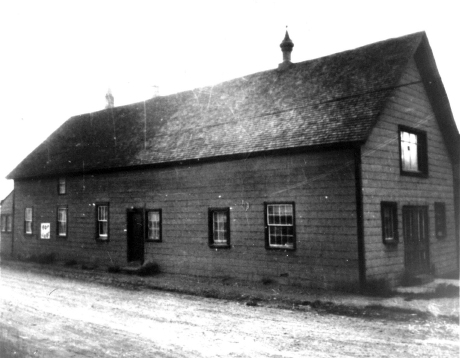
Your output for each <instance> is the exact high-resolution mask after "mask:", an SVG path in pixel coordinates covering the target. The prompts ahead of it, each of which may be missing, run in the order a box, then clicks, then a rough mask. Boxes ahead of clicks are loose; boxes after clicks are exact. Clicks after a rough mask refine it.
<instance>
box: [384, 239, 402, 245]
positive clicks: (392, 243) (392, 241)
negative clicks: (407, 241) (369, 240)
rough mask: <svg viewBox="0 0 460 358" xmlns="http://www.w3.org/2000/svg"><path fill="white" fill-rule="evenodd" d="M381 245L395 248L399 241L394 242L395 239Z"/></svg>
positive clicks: (385, 241)
mask: <svg viewBox="0 0 460 358" xmlns="http://www.w3.org/2000/svg"><path fill="white" fill-rule="evenodd" d="M383 243H384V244H385V245H388V246H396V245H398V244H399V240H395V239H391V240H383Z"/></svg>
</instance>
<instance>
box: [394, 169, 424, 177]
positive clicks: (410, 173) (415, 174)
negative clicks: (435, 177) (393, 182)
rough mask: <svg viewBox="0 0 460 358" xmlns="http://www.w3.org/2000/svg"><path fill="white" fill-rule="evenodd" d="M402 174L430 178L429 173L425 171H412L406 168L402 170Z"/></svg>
mask: <svg viewBox="0 0 460 358" xmlns="http://www.w3.org/2000/svg"><path fill="white" fill-rule="evenodd" d="M400 174H401V175H403V176H407V177H417V178H428V173H424V172H415V171H414V172H410V171H406V170H401V172H400Z"/></svg>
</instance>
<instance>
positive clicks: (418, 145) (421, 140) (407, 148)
mask: <svg viewBox="0 0 460 358" xmlns="http://www.w3.org/2000/svg"><path fill="white" fill-rule="evenodd" d="M399 141H400V146H399V149H400V152H401V163H400V166H401V174H403V175H412V176H426V175H427V174H428V153H427V141H426V133H425V132H422V131H417V130H414V129H410V128H407V127H402V126H400V128H399Z"/></svg>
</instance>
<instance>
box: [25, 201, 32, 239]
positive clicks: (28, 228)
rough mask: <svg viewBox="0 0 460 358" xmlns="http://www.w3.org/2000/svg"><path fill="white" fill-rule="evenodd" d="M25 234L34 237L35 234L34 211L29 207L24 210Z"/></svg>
mask: <svg viewBox="0 0 460 358" xmlns="http://www.w3.org/2000/svg"><path fill="white" fill-rule="evenodd" d="M24 233H25V234H26V235H32V234H33V233H34V209H33V208H32V207H27V208H25V210H24Z"/></svg>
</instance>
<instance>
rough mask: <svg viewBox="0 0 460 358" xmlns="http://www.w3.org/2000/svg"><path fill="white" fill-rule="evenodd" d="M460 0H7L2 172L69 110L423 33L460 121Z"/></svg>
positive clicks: (8, 185) (1, 62) (1, 27)
mask: <svg viewBox="0 0 460 358" xmlns="http://www.w3.org/2000/svg"><path fill="white" fill-rule="evenodd" d="M456 3H458V2H457V1H442V0H438V1H423V0H422V1H420V0H419V1H409V0H398V1H393V0H386V1H369V0H367V1H353V0H350V1H338V0H337V1H327V0H321V1H319V0H315V1H308V0H304V1H289V0H281V1H278V0H272V1H270V0H264V1H262V0H245V1H238V0H233V1H200V0H193V1H183V0H177V1H174V0H167V1H166V0H161V1H140V0H138V1H136V0H130V1H116V0H112V1H104V0H100V1H97V0H92V1H85V0H79V1H47V0H40V1H21V0H16V1H6V0H0V46H1V47H0V48H1V50H0V96H1V97H0V98H1V102H0V103H1V105H0V199H3V198H5V197H6V196H7V195H8V194H9V193H10V191H11V190H12V189H13V181H12V180H6V179H4V178H5V177H6V176H7V175H8V174H9V173H10V172H11V171H12V170H13V169H14V168H15V167H16V166H17V165H18V164H19V163H20V162H21V161H22V160H23V159H24V158H25V157H26V156H27V155H28V154H29V153H30V152H32V151H33V150H34V149H35V148H36V147H37V146H38V145H39V144H40V143H42V142H43V141H44V140H45V139H46V138H47V137H48V136H49V135H51V134H52V133H53V131H55V130H56V129H57V128H58V127H59V126H60V125H61V124H62V123H64V122H65V121H66V120H67V119H68V118H70V117H72V116H74V115H78V114H83V113H88V112H93V111H99V110H102V109H104V107H105V104H106V102H105V94H106V93H107V90H108V89H109V88H110V89H111V92H112V94H113V96H114V99H115V106H120V105H125V104H129V103H134V102H140V101H143V100H146V99H149V98H151V97H152V96H153V95H154V94H155V93H156V92H157V93H159V95H162V96H163V95H168V94H171V93H176V92H181V91H185V90H190V89H193V88H198V87H203V86H207V85H213V84H216V83H220V82H223V81H226V80H230V79H233V78H237V77H242V76H244V75H248V74H251V73H255V72H260V71H265V70H269V69H273V68H276V67H277V66H278V64H279V63H280V62H282V53H281V50H280V47H279V44H280V43H281V41H282V40H283V38H284V33H285V30H286V26H288V31H289V35H290V37H291V39H292V41H293V42H294V50H293V52H292V62H301V61H305V60H309V59H314V58H318V57H322V56H326V55H330V54H333V53H337V52H341V51H345V50H349V49H353V48H356V47H360V46H364V45H367V44H370V43H373V42H377V41H381V40H386V39H388V38H393V37H399V36H403V35H406V34H410V33H414V32H418V31H425V32H426V33H427V36H428V40H429V42H430V45H431V48H432V50H433V53H434V57H435V60H436V63H437V66H438V70H439V72H440V75H441V78H442V80H443V83H444V86H445V88H446V91H447V94H448V97H449V100H450V104H451V107H452V110H453V113H454V118H455V119H456V122H457V126H458V127H460V66H459V60H460V41H459V35H460V21H458V14H459V9H458V7H459V5H458V4H456Z"/></svg>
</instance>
